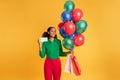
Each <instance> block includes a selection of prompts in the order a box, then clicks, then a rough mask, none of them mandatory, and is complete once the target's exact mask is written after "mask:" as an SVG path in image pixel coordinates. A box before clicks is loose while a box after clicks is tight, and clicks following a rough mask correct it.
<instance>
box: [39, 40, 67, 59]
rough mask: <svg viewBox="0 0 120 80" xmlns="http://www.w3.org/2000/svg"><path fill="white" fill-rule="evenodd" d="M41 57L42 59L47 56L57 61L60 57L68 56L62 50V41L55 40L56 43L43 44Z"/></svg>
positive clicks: (40, 52)
mask: <svg viewBox="0 0 120 80" xmlns="http://www.w3.org/2000/svg"><path fill="white" fill-rule="evenodd" d="M39 55H40V57H41V58H44V57H45V55H46V57H47V58H49V59H57V58H59V56H66V55H67V54H66V53H65V52H63V50H62V46H61V41H60V40H59V39H56V38H54V41H50V40H48V41H47V42H43V44H42V51H39Z"/></svg>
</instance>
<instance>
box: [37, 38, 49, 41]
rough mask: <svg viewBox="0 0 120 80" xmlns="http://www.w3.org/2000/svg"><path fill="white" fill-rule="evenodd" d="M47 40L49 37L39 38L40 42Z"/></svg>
mask: <svg viewBox="0 0 120 80" xmlns="http://www.w3.org/2000/svg"><path fill="white" fill-rule="evenodd" d="M47 41H48V38H47V37H42V38H39V42H47Z"/></svg>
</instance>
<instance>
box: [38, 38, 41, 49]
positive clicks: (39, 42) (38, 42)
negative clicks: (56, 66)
mask: <svg viewBox="0 0 120 80" xmlns="http://www.w3.org/2000/svg"><path fill="white" fill-rule="evenodd" d="M40 44H41V43H40V41H39V39H38V45H39V51H41V45H40Z"/></svg>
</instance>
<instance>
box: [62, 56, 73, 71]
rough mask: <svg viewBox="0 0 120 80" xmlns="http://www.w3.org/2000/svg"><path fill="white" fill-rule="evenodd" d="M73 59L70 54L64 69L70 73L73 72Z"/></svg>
mask: <svg viewBox="0 0 120 80" xmlns="http://www.w3.org/2000/svg"><path fill="white" fill-rule="evenodd" d="M71 60H72V58H71V55H68V58H67V61H66V65H65V69H64V71H65V72H68V73H70V72H71Z"/></svg>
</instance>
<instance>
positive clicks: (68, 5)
mask: <svg viewBox="0 0 120 80" xmlns="http://www.w3.org/2000/svg"><path fill="white" fill-rule="evenodd" d="M74 8H75V4H74V3H73V1H71V0H68V1H66V2H65V4H64V9H65V11H68V12H72V11H73V10H74Z"/></svg>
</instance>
